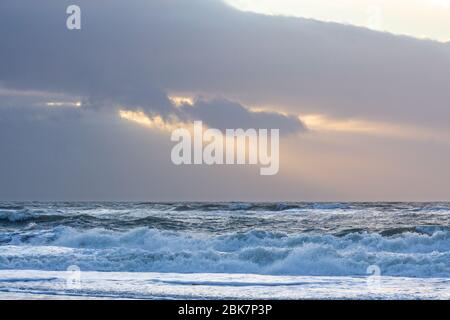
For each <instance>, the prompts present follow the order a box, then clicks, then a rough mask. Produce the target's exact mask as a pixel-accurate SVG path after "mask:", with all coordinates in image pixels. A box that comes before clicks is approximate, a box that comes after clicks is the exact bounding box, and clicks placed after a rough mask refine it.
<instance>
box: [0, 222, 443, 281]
mask: <svg viewBox="0 0 450 320" xmlns="http://www.w3.org/2000/svg"><path fill="white" fill-rule="evenodd" d="M419 229H420V228H418V229H417V230H415V231H414V232H411V231H408V230H407V231H404V232H398V233H393V235H389V236H386V235H381V234H378V233H366V232H355V233H349V234H346V235H344V236H335V235H327V234H322V235H320V234H303V233H302V234H286V233H283V232H268V231H261V230H253V231H250V232H244V233H239V232H238V233H229V234H224V235H208V234H191V233H186V232H176V231H161V230H156V229H149V228H135V229H132V230H128V231H125V232H120V231H112V230H106V229H90V230H77V229H75V228H72V227H65V226H61V227H56V228H53V229H51V230H40V231H39V232H34V233H32V234H28V235H27V234H23V233H21V234H11V235H10V236H9V238H8V239H3V241H2V242H3V246H2V250H1V251H0V268H1V269H39V270H65V269H66V268H67V267H68V266H70V265H78V266H79V267H80V268H81V269H82V270H86V271H148V272H177V273H196V272H204V273H218V272H221V273H255V274H270V275H321V276H344V275H356V276H358V275H361V276H363V275H366V270H367V268H368V267H369V266H370V265H377V266H379V267H380V269H381V272H382V274H383V275H388V276H405V277H450V232H449V230H448V229H445V228H441V227H434V228H433V227H429V228H428V229H427V228H424V230H419Z"/></svg>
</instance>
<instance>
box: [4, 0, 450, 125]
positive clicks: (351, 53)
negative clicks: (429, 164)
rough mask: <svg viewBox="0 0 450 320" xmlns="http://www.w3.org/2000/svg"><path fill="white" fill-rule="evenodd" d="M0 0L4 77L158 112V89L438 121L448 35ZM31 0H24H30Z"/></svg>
mask: <svg viewBox="0 0 450 320" xmlns="http://www.w3.org/2000/svg"><path fill="white" fill-rule="evenodd" d="M24 3H25V2H24V1H14V0H4V1H2V2H1V4H0V6H1V7H0V9H1V10H0V21H1V28H0V38H1V39H2V50H1V51H0V61H2V64H1V65H0V82H3V84H4V85H6V86H8V87H13V88H26V89H36V90H46V91H52V92H65V93H67V94H72V95H80V96H83V97H86V99H87V100H89V101H91V103H92V104H93V105H96V106H98V105H114V104H117V103H119V104H126V105H128V107H130V108H141V109H144V110H148V112H157V113H160V114H162V115H163V116H166V115H170V114H171V113H172V112H173V111H174V110H173V109H172V108H173V106H172V105H171V104H170V102H169V101H168V99H167V97H166V92H167V91H170V92H193V93H200V94H207V95H208V96H211V95H212V96H214V95H218V96H223V97H226V98H227V99H230V100H234V101H239V102H240V103H243V104H248V105H252V106H258V105H270V106H273V107H275V108H277V107H280V108H281V107H282V108H283V109H284V110H289V111H290V112H293V113H296V114H298V113H302V114H303V113H324V114H328V115H331V116H337V117H351V118H366V119H374V120H384V121H385V120H389V121H396V122H414V123H416V124H417V123H420V124H424V125H430V126H446V125H447V123H448V121H449V120H450V108H448V105H449V102H450V97H449V92H450V90H449V83H450V50H449V47H448V45H446V44H441V43H437V42H432V41H423V40H416V39H413V38H408V37H399V36H393V35H390V34H385V33H378V32H373V31H369V30H365V29H361V28H356V27H351V26H342V25H338V24H333V23H321V22H316V21H311V20H305V19H299V18H287V17H268V16H263V15H258V14H252V13H243V12H239V11H236V10H234V9H232V8H230V7H227V6H226V5H224V4H223V3H221V2H220V1H219V0H211V1H204V0H192V1H182V0H168V1H167V0H151V1H144V0H133V1H128V2H127V3H126V4H124V3H123V1H118V0H111V1H108V2H107V3H105V2H104V1H98V0H89V1H87V0H80V1H78V4H79V5H80V6H81V8H82V18H83V22H82V30H80V31H68V30H66V28H65V19H66V15H65V8H66V7H67V6H68V5H69V4H72V3H71V1H57V2H55V1H51V0H42V1H40V2H39V5H34V3H33V5H25V4H24ZM27 3H28V2H27Z"/></svg>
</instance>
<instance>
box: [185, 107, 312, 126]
mask: <svg viewBox="0 0 450 320" xmlns="http://www.w3.org/2000/svg"><path fill="white" fill-rule="evenodd" d="M179 117H180V119H182V120H190V121H195V120H202V121H204V122H205V123H206V124H208V126H209V127H211V128H217V129H220V130H225V129H233V128H241V129H250V128H255V129H279V130H280V133H282V134H290V133H296V132H301V131H304V130H305V129H306V128H305V127H304V125H303V124H302V122H301V121H300V120H299V119H298V118H297V117H294V116H289V115H282V114H280V113H274V112H263V111H261V112H250V111H249V110H247V109H246V108H244V107H243V106H242V105H240V104H238V103H235V102H231V101H228V100H225V99H216V100H212V101H207V100H202V99H199V100H197V101H195V103H194V105H184V106H181V108H180V109H179Z"/></svg>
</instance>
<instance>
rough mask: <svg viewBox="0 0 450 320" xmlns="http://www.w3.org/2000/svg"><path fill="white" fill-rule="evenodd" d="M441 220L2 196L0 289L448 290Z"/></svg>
mask: <svg viewBox="0 0 450 320" xmlns="http://www.w3.org/2000/svg"><path fill="white" fill-rule="evenodd" d="M449 225H450V205H448V204H446V203H433V204H432V203H430V204H413V203H410V204H407V203H398V204H386V203H376V204H350V203H346V204H342V203H331V204H317V203H310V204H306V203H298V204H296V203H279V204H254V203H244V204H242V203H208V204H201V203H158V204H153V203H135V204H130V203H51V204H49V203H47V204H46V203H0V231H1V232H0V292H1V295H2V296H3V297H4V298H15V297H26V298H36V297H46V298H55V299H56V298H61V297H73V298H114V299H116V298H117V299H120V298H125V299H128V298H130V299H141V298H144V299H157V298H167V299H176V298H189V299H191V298H192V299H202V298H219V299H225V298H233V299H234V298H242V299H247V298H251V299H265V298H279V299H283V298H286V299H303V298H307V299H309V298H320V299H332V298H339V299H340V298H350V299H358V298H364V299H366V298H373V299H385V298H386V299H390V298H400V299H422V298H424V299H427V298H438V299H448V298H449V297H448V293H449V292H450V287H449V283H450V227H449ZM71 267H75V268H77V270H80V273H81V279H82V287H81V288H78V289H77V290H75V289H71V290H67V286H66V284H65V282H64V281H66V280H67V279H66V278H67V275H68V274H70V272H68V271H67V270H68V269H70V268H71ZM24 270H26V271H24ZM374 280H375V282H374ZM374 283H375V285H374ZM417 288H419V289H417ZM125 289H126V290H125Z"/></svg>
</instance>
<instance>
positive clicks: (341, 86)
mask: <svg viewBox="0 0 450 320" xmlns="http://www.w3.org/2000/svg"><path fill="white" fill-rule="evenodd" d="M362 3H364V5H363V4H362ZM27 4H28V5H27ZM71 4H73V2H72V1H57V2H56V1H52V0H42V1H40V2H39V5H37V3H36V2H31V1H30V2H27V1H14V0H3V1H1V2H0V39H2V41H1V42H0V150H1V153H0V199H2V200H93V201H95V200H127V201H186V200H198V201H383V200H384V201H438V200H450V167H449V166H448V163H450V161H449V160H450V128H449V126H448V123H449V120H450V88H449V87H450V43H446V41H448V38H449V29H448V26H449V24H448V23H446V22H445V19H444V16H445V13H448V10H449V9H448V6H447V2H446V1H426V2H425V1H412V2H411V1H408V3H407V2H406V1H402V0H397V1H391V2H387V1H378V5H379V6H380V4H382V5H381V7H382V9H381V10H378V9H377V10H375V11H374V9H373V6H372V2H371V1H369V0H365V1H351V0H345V1H342V2H341V1H339V2H336V1H333V2H331V1H321V0H320V1H319V0H318V1H294V0H284V1H269V0H264V1H260V0H258V1H244V0H236V1H235V0H230V1H228V2H227V3H225V2H223V1H220V0H191V1H183V0H148V1H146V0H131V1H127V2H126V3H125V2H123V1H119V0H110V1H108V2H107V4H106V2H104V1H100V0H89V1H88V0H80V1H77V4H78V5H79V6H80V8H81V12H82V28H81V30H68V29H67V28H66V19H67V14H66V8H67V6H69V5H71ZM305 8H306V9H307V10H306V9H305ZM341 8H342V10H341ZM367 8H369V9H370V10H369V11H367ZM338 9H339V10H338ZM367 12H369V13H370V14H369V18H368V20H367V15H365V14H362V16H363V17H362V16H361V13H367ZM373 12H375V18H376V19H373V17H372V16H371V14H373ZM380 12H381V14H379V13H380ZM422 12H426V15H425V14H424V15H422V14H421V13H422ZM367 21H368V23H366V22H367ZM195 120H201V121H203V122H204V123H205V124H206V125H207V126H210V127H214V128H219V129H224V128H279V129H280V132H281V140H280V171H279V174H277V175H274V176H260V175H259V166H252V165H247V166H187V165H186V166H175V165H174V164H173V163H172V162H171V160H170V153H171V149H172V147H173V142H172V141H171V140H170V133H171V130H173V128H174V127H177V126H189V124H191V123H192V122H193V121H195Z"/></svg>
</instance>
